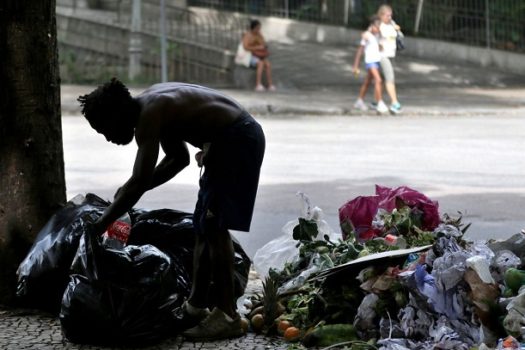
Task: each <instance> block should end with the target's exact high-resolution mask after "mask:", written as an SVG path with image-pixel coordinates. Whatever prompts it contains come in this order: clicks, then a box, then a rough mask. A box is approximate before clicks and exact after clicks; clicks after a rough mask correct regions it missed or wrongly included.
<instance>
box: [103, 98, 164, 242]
mask: <svg viewBox="0 0 525 350" xmlns="http://www.w3.org/2000/svg"><path fill="white" fill-rule="evenodd" d="M146 113H147V115H145V116H144V117H143V118H141V121H139V125H138V126H137V129H136V133H135V139H136V141H137V145H138V150H137V155H136V158H135V164H134V165H133V173H132V175H131V177H130V178H129V180H128V181H126V183H125V184H124V185H123V186H122V187H121V188H120V189H119V191H118V193H117V194H116V196H115V198H114V201H113V203H111V205H110V206H109V207H108V208H107V209H106V210H105V211H104V214H102V216H101V217H100V218H99V219H98V220H97V221H96V222H95V224H94V226H95V228H94V230H95V231H96V232H94V233H95V234H101V233H103V232H104V231H105V230H106V229H107V227H108V226H109V225H110V224H111V223H112V222H113V221H115V220H116V219H118V218H119V217H120V216H122V215H123V214H124V213H126V212H127V211H128V210H130V209H131V208H132V207H133V205H135V203H137V202H138V200H139V199H140V197H141V196H142V195H143V194H144V192H146V191H147V190H148V189H149V188H150V187H149V186H150V184H151V181H152V179H153V173H154V170H155V165H156V163H157V159H158V156H159V147H160V145H159V144H160V141H159V134H160V128H161V124H162V123H161V114H160V113H159V111H158V108H157V109H156V111H152V112H146Z"/></svg>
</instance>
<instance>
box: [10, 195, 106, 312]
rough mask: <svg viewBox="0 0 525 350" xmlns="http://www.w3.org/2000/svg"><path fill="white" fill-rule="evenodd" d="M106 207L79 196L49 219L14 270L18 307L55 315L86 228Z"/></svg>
mask: <svg viewBox="0 0 525 350" xmlns="http://www.w3.org/2000/svg"><path fill="white" fill-rule="evenodd" d="M108 205H109V203H108V202H106V201H104V200H103V199H101V198H100V197H97V196H96V195H94V194H87V195H86V196H85V197H84V196H80V195H79V196H77V197H75V198H73V199H72V200H70V201H69V202H67V204H66V205H65V206H64V207H63V208H62V209H60V210H59V211H58V212H57V213H55V214H54V215H53V216H52V217H51V219H49V221H48V222H47V223H46V225H45V226H44V227H43V228H42V229H41V230H40V232H39V233H38V235H37V237H36V239H35V242H34V243H33V246H32V247H31V249H30V250H29V253H28V254H27V256H26V257H25V259H24V260H23V261H22V262H21V263H20V265H19V267H18V270H17V278H18V285H17V296H18V297H19V300H20V302H21V303H22V304H24V305H26V306H29V307H35V308H39V309H43V310H47V311H51V312H55V313H58V311H59V310H60V303H61V300H62V295H63V294H64V289H65V288H66V285H67V283H68V281H69V267H70V266H71V262H72V261H73V258H74V256H75V253H76V251H77V248H78V243H79V240H80V237H81V236H82V234H83V233H84V230H85V227H86V224H87V223H88V222H92V221H95V220H96V219H97V218H98V217H99V216H100V215H102V213H103V212H104V209H105V208H106V207H107V206H108Z"/></svg>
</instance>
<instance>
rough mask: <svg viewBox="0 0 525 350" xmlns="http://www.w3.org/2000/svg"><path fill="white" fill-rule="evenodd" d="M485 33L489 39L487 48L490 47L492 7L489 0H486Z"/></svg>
mask: <svg viewBox="0 0 525 350" xmlns="http://www.w3.org/2000/svg"><path fill="white" fill-rule="evenodd" d="M485 35H486V40H487V49H490V9H489V0H485Z"/></svg>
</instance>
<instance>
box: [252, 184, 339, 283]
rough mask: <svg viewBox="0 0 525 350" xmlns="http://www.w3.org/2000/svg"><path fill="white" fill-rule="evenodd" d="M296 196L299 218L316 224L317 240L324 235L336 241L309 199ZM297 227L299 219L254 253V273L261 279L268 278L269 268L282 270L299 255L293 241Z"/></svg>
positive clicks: (287, 224)
mask: <svg viewBox="0 0 525 350" xmlns="http://www.w3.org/2000/svg"><path fill="white" fill-rule="evenodd" d="M297 196H298V197H299V198H300V199H301V205H302V210H301V216H300V217H301V218H304V219H306V220H314V221H316V223H317V227H318V231H319V234H318V235H317V237H316V239H317V240H323V239H324V238H323V237H324V235H328V237H329V238H330V240H333V241H336V240H337V238H338V237H340V236H341V235H340V234H337V233H335V232H333V231H332V229H331V228H330V226H329V225H328V223H327V222H326V221H324V220H323V219H322V213H323V212H322V210H321V209H320V208H319V207H313V208H312V206H311V204H310V199H309V198H308V196H306V195H305V194H304V193H301V192H298V193H297ZM297 225H299V219H296V220H292V221H289V222H287V223H286V224H285V225H284V226H283V228H282V233H283V235H282V236H280V237H278V238H276V239H274V240H272V241H270V242H268V243H266V244H265V245H264V246H263V247H261V248H260V249H259V250H257V252H256V253H255V256H254V258H253V265H254V268H255V271H257V273H259V275H260V276H261V277H262V278H265V277H266V276H268V271H269V270H270V268H274V269H278V270H280V269H282V268H283V267H284V264H285V263H287V262H293V261H294V260H295V259H297V257H298V255H299V250H298V249H297V247H296V245H297V243H298V242H297V241H296V240H294V239H293V229H294V227H295V226H297Z"/></svg>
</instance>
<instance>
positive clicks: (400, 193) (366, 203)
mask: <svg viewBox="0 0 525 350" xmlns="http://www.w3.org/2000/svg"><path fill="white" fill-rule="evenodd" d="M397 200H401V201H402V202H403V203H404V204H406V205H408V206H409V207H411V208H417V209H419V210H421V211H422V212H423V227H422V229H424V230H433V229H434V228H436V227H437V225H439V210H438V203H437V202H435V201H432V200H430V199H429V198H428V197H426V196H425V195H424V194H422V193H420V192H418V191H416V190H413V189H411V188H410V187H407V186H401V187H398V188H396V189H394V190H392V189H391V188H388V187H383V186H379V185H376V195H375V196H359V197H356V198H354V199H352V200H351V201H349V202H347V203H345V204H344V205H343V206H342V207H341V208H339V223H340V225H341V230H342V234H343V238H344V239H346V237H347V236H348V235H349V234H350V233H351V232H352V231H354V232H355V234H356V238H357V239H359V240H368V239H371V238H374V237H376V236H378V235H380V234H381V232H380V231H378V230H374V229H373V228H372V220H373V219H374V217H375V215H376V213H377V210H378V209H379V208H381V209H385V210H387V211H392V210H393V209H394V208H396V201H397Z"/></svg>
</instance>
